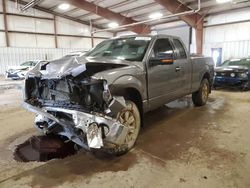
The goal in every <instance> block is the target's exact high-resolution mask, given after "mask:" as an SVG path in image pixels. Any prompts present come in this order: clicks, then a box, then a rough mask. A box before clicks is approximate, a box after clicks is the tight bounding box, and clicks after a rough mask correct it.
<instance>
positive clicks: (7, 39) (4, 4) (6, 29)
mask: <svg viewBox="0 0 250 188" xmlns="http://www.w3.org/2000/svg"><path fill="white" fill-rule="evenodd" d="M2 3H3V4H2V5H3V20H4V32H5V42H6V46H7V47H9V46H10V42H9V34H8V23H7V14H6V0H2Z"/></svg>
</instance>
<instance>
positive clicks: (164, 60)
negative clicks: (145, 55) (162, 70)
mask: <svg viewBox="0 0 250 188" xmlns="http://www.w3.org/2000/svg"><path fill="white" fill-rule="evenodd" d="M173 63H174V55H173V53H164V52H160V53H157V54H156V57H151V58H150V64H151V66H155V65H172V64H173Z"/></svg>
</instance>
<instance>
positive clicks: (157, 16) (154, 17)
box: [148, 12, 163, 19]
mask: <svg viewBox="0 0 250 188" xmlns="http://www.w3.org/2000/svg"><path fill="white" fill-rule="evenodd" d="M162 16H163V14H162V13H160V12H156V13H153V14H150V15H149V16H148V17H149V18H150V19H157V18H161V17H162Z"/></svg>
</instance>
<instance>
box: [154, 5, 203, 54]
mask: <svg viewBox="0 0 250 188" xmlns="http://www.w3.org/2000/svg"><path fill="white" fill-rule="evenodd" d="M155 2H157V3H159V4H160V5H162V6H163V7H164V8H165V9H166V10H167V11H169V12H171V13H172V14H176V13H181V12H185V11H190V10H192V9H191V8H189V7H188V6H186V5H184V4H182V3H181V2H179V1H178V0H155ZM180 19H181V20H183V21H184V22H186V23H187V24H188V25H190V26H191V27H193V28H195V33H196V53H198V54H202V45H203V17H202V16H201V15H200V14H198V13H195V14H191V15H184V16H180Z"/></svg>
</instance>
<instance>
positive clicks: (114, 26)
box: [108, 22, 119, 28]
mask: <svg viewBox="0 0 250 188" xmlns="http://www.w3.org/2000/svg"><path fill="white" fill-rule="evenodd" d="M118 26H119V24H118V23H116V22H110V23H109V24H108V27H110V28H116V27H118Z"/></svg>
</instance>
